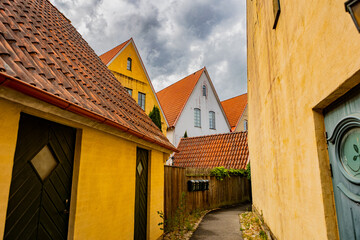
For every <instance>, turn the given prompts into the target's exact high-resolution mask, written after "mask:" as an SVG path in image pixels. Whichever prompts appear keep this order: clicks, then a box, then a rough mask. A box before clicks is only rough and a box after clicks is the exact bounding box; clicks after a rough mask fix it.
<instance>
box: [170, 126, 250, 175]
mask: <svg viewBox="0 0 360 240" xmlns="http://www.w3.org/2000/svg"><path fill="white" fill-rule="evenodd" d="M241 149H243V150H241ZM178 150H179V152H178V153H175V155H174V165H175V166H179V167H194V168H213V167H221V166H224V167H226V168H234V169H245V168H246V165H247V163H248V161H249V151H248V147H247V132H236V133H225V134H216V135H207V136H200V137H190V138H182V139H181V140H180V143H179V145H178Z"/></svg>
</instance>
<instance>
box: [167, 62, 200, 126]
mask: <svg viewBox="0 0 360 240" xmlns="http://www.w3.org/2000/svg"><path fill="white" fill-rule="evenodd" d="M204 70H206V69H205V67H203V68H202V69H200V70H198V71H196V72H194V73H192V74H195V73H197V72H200V71H201V73H200V75H199V77H198V79H197V80H196V83H195V84H194V87H193V89H192V90H191V92H190V94H189V96H187V98H186V101H185V102H184V105H183V106H182V107H181V110H180V112H179V114H178V115H177V117H176V119H175V121H174V126H175V125H176V123H177V121H178V120H179V117H180V115H181V113H182V111H183V110H184V108H185V105H186V103H187V101H188V100H189V98H190V96H191V94H192V92H193V91H194V88H195V86H196V84H197V83H198V82H199V79H200V77H201V75H202V74H203V72H204ZM190 75H191V74H189V75H188V76H190ZM188 76H186V77H185V78H187V77H188ZM183 79H184V78H183ZM181 80H182V79H181ZM181 80H180V81H181Z"/></svg>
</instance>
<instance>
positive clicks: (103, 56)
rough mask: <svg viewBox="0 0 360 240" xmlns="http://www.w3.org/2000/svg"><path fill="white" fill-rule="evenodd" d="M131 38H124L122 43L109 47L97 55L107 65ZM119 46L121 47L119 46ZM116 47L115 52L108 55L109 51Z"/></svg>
mask: <svg viewBox="0 0 360 240" xmlns="http://www.w3.org/2000/svg"><path fill="white" fill-rule="evenodd" d="M132 40H133V38H130V39H129V40H126V41H125V42H123V43H120V44H119V45H117V46H116V47H113V48H112V49H110V50H109V51H107V52H104V53H103V54H101V55H100V56H99V57H100V59H101V61H102V62H103V63H104V64H105V65H108V64H109V63H110V62H111V61H112V60H113V59H114V57H115V56H116V55H117V54H118V53H119V52H120V51H121V50H122V49H123V48H124V47H125V46H126V45H127V44H128V43H129V42H130V41H132ZM120 47H121V48H120ZM116 48H119V49H118V50H117V51H116V52H114V53H113V54H111V55H110V52H111V51H112V50H114V49H116ZM107 54H109V56H107ZM107 57H109V59H105V58H107Z"/></svg>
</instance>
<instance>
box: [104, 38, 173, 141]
mask: <svg viewBox="0 0 360 240" xmlns="http://www.w3.org/2000/svg"><path fill="white" fill-rule="evenodd" d="M129 57H130V58H131V59H132V69H131V71H130V70H127V59H128V58H129ZM108 68H109V69H110V70H111V71H112V72H113V73H114V75H115V77H116V79H118V80H119V81H120V82H121V84H122V85H123V86H124V87H126V88H130V89H132V90H133V91H132V97H133V98H134V99H135V101H136V102H138V92H141V93H145V94H146V97H145V112H146V114H148V115H149V113H150V111H151V110H152V109H153V107H154V106H157V107H158V108H159V109H160V106H159V104H158V103H157V101H156V98H155V93H154V92H153V91H152V89H151V86H150V84H149V81H148V79H147V77H146V73H145V70H144V69H143V67H142V65H141V62H140V59H139V58H138V57H137V54H136V50H135V48H134V45H133V44H132V43H131V42H130V44H129V45H128V46H127V47H125V48H124V49H122V51H121V52H120V54H119V55H118V56H117V57H116V58H115V59H114V60H113V61H112V62H111V63H110V65H109V66H108ZM121 74H122V75H125V77H124V76H121ZM160 115H161V123H162V125H161V128H162V132H163V133H164V134H165V136H166V129H167V125H166V122H165V118H164V116H163V114H162V113H161V110H160Z"/></svg>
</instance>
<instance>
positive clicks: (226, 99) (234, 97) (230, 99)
mask: <svg viewBox="0 0 360 240" xmlns="http://www.w3.org/2000/svg"><path fill="white" fill-rule="evenodd" d="M245 94H248V93H247V92H246V93H243V94H240V95H238V96H235V97H231V98H228V99H225V100H222V101H221V102H226V101H228V100H232V99H234V98H237V97H241V96H243V95H245Z"/></svg>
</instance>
